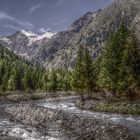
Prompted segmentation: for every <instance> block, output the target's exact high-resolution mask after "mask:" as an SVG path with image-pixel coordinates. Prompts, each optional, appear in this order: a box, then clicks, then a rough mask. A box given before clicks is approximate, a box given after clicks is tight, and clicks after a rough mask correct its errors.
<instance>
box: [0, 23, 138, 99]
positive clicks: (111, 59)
mask: <svg viewBox="0 0 140 140" xmlns="http://www.w3.org/2000/svg"><path fill="white" fill-rule="evenodd" d="M139 50H140V49H139V47H138V44H137V40H136V37H135V35H134V34H133V32H131V31H129V30H128V29H127V28H126V27H125V26H124V25H121V26H120V28H119V29H118V30H117V31H116V32H115V33H114V34H112V35H111V36H110V38H109V39H108V41H107V43H106V45H105V46H104V47H103V49H102V50H101V52H100V55H99V56H98V57H97V58H96V60H94V61H93V57H92V55H91V53H90V51H89V50H88V47H83V46H80V47H79V50H78V55H77V59H76V62H75V67H74V69H73V70H71V71H69V70H68V69H52V70H51V71H47V70H45V69H44V68H43V67H40V66H36V65H35V64H32V63H29V62H27V61H26V60H23V59H21V58H19V57H18V56H16V55H15V54H13V53H12V52H11V51H9V50H8V49H6V48H3V47H2V46H1V47H0V91H2V92H4V91H15V90H19V91H25V92H31V91H37V90H41V91H51V92H55V91H72V90H73V91H76V92H77V93H78V94H79V95H81V98H82V99H84V95H85V94H87V95H88V97H91V96H92V93H94V92H102V93H104V94H105V95H106V94H107V93H110V94H111V95H113V96H115V97H121V96H126V97H129V98H130V97H131V98H133V97H135V96H136V95H138V94H139V93H140V51H139Z"/></svg>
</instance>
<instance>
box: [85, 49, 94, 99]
mask: <svg viewBox="0 0 140 140" xmlns="http://www.w3.org/2000/svg"><path fill="white" fill-rule="evenodd" d="M84 71H85V72H84V77H85V78H84V79H85V81H84V87H85V92H86V93H87V94H88V97H91V96H92V94H91V93H92V92H93V89H94V88H95V81H94V80H95V75H94V68H93V60H92V57H91V54H90V52H89V50H88V49H87V48H86V49H85V54H84Z"/></svg>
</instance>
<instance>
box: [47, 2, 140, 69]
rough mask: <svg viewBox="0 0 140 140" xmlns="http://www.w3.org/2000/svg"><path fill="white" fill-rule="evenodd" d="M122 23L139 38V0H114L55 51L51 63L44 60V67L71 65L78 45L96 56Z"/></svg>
mask: <svg viewBox="0 0 140 140" xmlns="http://www.w3.org/2000/svg"><path fill="white" fill-rule="evenodd" d="M122 23H123V24H125V25H126V26H128V27H129V28H133V29H134V31H135V33H136V36H137V38H138V40H140V1H139V0H116V1H114V2H113V3H112V4H111V5H109V6H108V7H107V8H105V9H103V10H102V11H100V12H99V13H98V14H97V15H96V16H95V17H94V19H93V20H92V21H91V22H90V23H89V24H87V26H85V27H84V28H83V29H82V30H81V31H80V33H79V34H77V36H75V37H74V38H72V39H70V40H69V41H68V43H67V47H65V48H64V49H63V50H62V49H60V50H59V52H57V55H55V57H54V58H53V60H52V63H49V61H46V63H45V64H46V67H53V66H54V67H56V66H58V67H62V66H64V65H66V64H67V65H69V67H72V66H73V64H74V61H75V58H76V53H77V50H78V47H79V46H88V47H89V49H90V50H91V52H92V55H93V58H96V57H97V56H98V54H99V53H100V50H101V48H102V47H103V46H104V44H105V42H106V40H107V38H108V37H109V35H110V34H111V33H112V32H114V31H116V30H117V29H118V27H119V26H120V25H121V24H122ZM59 54H60V55H59Z"/></svg>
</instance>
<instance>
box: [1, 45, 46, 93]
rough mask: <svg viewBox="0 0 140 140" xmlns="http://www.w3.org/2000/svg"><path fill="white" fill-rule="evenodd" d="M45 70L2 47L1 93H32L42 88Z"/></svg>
mask: <svg viewBox="0 0 140 140" xmlns="http://www.w3.org/2000/svg"><path fill="white" fill-rule="evenodd" d="M43 74H44V69H43V68H39V67H37V66H34V65H33V64H31V63H29V62H27V61H25V60H23V59H21V58H19V57H18V56H16V55H15V54H13V53H12V52H10V51H9V50H8V49H6V48H4V47H2V46H0V91H15V90H23V91H27V92H28V91H30V90H36V89H40V88H41V82H42V81H41V79H42V77H43Z"/></svg>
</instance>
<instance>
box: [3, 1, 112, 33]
mask: <svg viewBox="0 0 140 140" xmlns="http://www.w3.org/2000/svg"><path fill="white" fill-rule="evenodd" d="M112 1H113V0H0V36H1V35H9V34H12V33H14V32H16V31H17V30H22V29H25V30H30V31H32V32H35V33H38V34H41V33H43V32H46V31H51V32H58V31H63V30H66V29H67V28H68V27H69V26H70V25H71V24H72V23H73V22H74V21H75V20H77V19H78V18H80V17H81V16H82V15H83V14H85V13H86V12H89V11H96V10H98V9H103V8H105V7H106V6H107V5H109V4H110V3H111V2H112Z"/></svg>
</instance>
